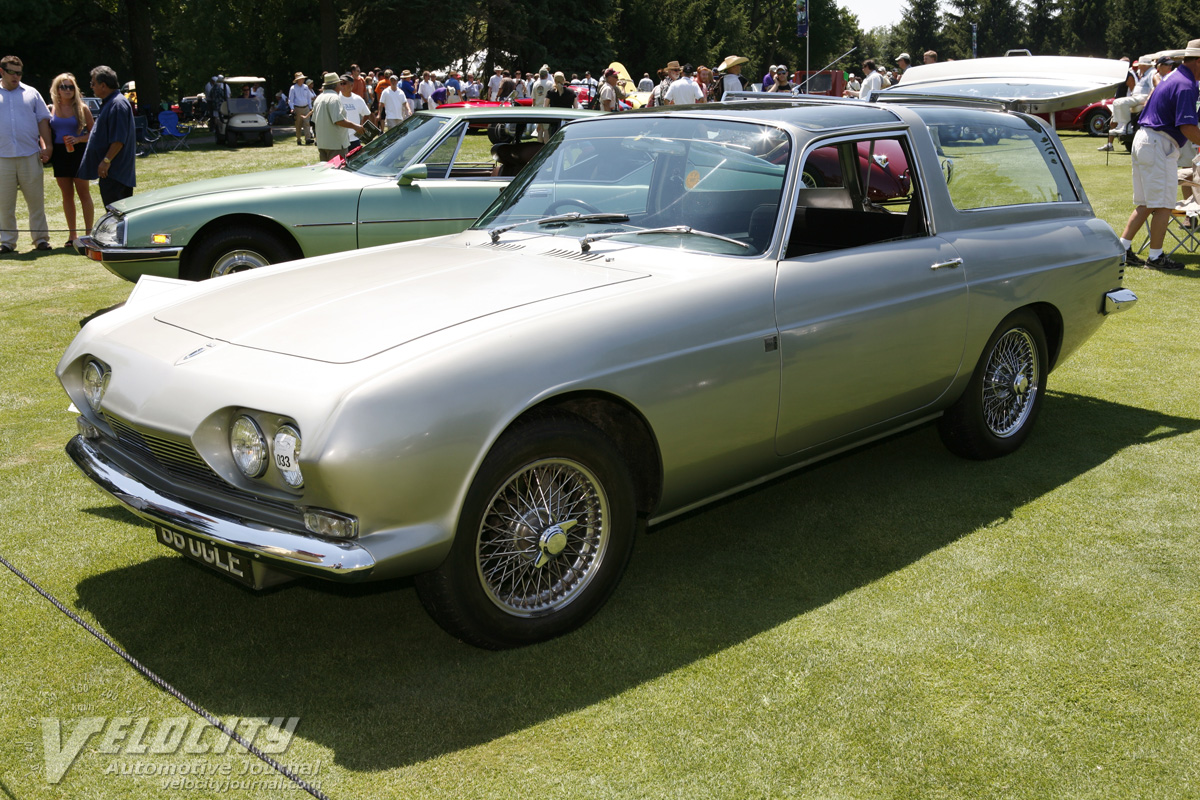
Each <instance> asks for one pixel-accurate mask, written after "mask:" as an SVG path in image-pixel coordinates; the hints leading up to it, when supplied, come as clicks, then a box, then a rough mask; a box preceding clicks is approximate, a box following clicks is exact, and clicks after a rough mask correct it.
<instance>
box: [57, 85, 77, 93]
mask: <svg viewBox="0 0 1200 800" xmlns="http://www.w3.org/2000/svg"><path fill="white" fill-rule="evenodd" d="M58 90H59V91H60V92H73V91H75V87H74V86H72V85H71V84H69V83H60V84H59V85H58Z"/></svg>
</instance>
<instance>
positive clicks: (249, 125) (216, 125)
mask: <svg viewBox="0 0 1200 800" xmlns="http://www.w3.org/2000/svg"><path fill="white" fill-rule="evenodd" d="M265 82H266V81H265V79H263V78H255V77H250V76H245V75H243V76H240V77H236V78H226V79H225V85H226V86H227V87H229V97H228V98H227V99H226V100H224V101H223V102H222V103H220V105H219V107H217V106H215V104H213V105H214V107H213V114H212V130H213V134H214V135H215V136H216V138H217V141H218V142H224V143H225V144H227V145H229V146H230V147H233V146H235V145H237V143H238V142H239V141H243V142H258V143H259V144H262V145H265V146H267V147H270V146H271V145H273V144H275V139H274V137H272V136H271V126H270V124H268V123H267V101H266V99H265V98H264V99H259V98H257V97H242V87H243V86H252V85H254V84H262V83H265Z"/></svg>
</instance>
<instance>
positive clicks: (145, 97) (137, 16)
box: [118, 0, 162, 118]
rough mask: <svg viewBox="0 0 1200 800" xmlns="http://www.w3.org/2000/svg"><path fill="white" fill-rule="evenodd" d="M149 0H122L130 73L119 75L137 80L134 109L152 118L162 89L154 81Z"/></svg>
mask: <svg viewBox="0 0 1200 800" xmlns="http://www.w3.org/2000/svg"><path fill="white" fill-rule="evenodd" d="M149 2H150V0H126V3H125V11H126V14H127V15H128V18H129V58H130V60H131V61H132V62H133V74H132V75H129V76H126V77H124V78H120V76H118V78H120V79H121V80H122V82H124V81H131V80H132V81H136V82H137V99H138V111H139V112H140V113H142V114H146V115H148V116H150V117H152V118H156V117H157V116H158V111H159V103H160V102H161V101H162V91H161V89H160V88H159V81H158V61H157V59H156V58H155V56H154V28H153V26H152V25H151V23H150V8H149Z"/></svg>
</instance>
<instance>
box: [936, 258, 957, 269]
mask: <svg viewBox="0 0 1200 800" xmlns="http://www.w3.org/2000/svg"><path fill="white" fill-rule="evenodd" d="M961 266H962V259H961V258H952V259H950V260H949V261H939V262H938V263H936V264H934V265H933V266H931V267H930V269H954V268H955V267H961Z"/></svg>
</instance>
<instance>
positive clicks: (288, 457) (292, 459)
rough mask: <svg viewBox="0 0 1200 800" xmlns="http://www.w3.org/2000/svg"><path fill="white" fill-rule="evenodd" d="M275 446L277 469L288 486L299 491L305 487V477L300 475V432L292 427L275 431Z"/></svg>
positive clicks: (287, 426)
mask: <svg viewBox="0 0 1200 800" xmlns="http://www.w3.org/2000/svg"><path fill="white" fill-rule="evenodd" d="M273 444H274V447H273V448H272V451H273V452H274V453H275V468H276V469H278V470H279V474H280V475H282V476H283V480H284V482H285V483H287V485H288V486H291V487H292V488H293V489H299V488H300V487H301V486H303V485H304V476H303V475H301V474H300V431H298V430H296V429H295V428H293V427H292V426H291V425H282V426H280V428H279V430H277V431H275V441H274V442H273Z"/></svg>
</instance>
